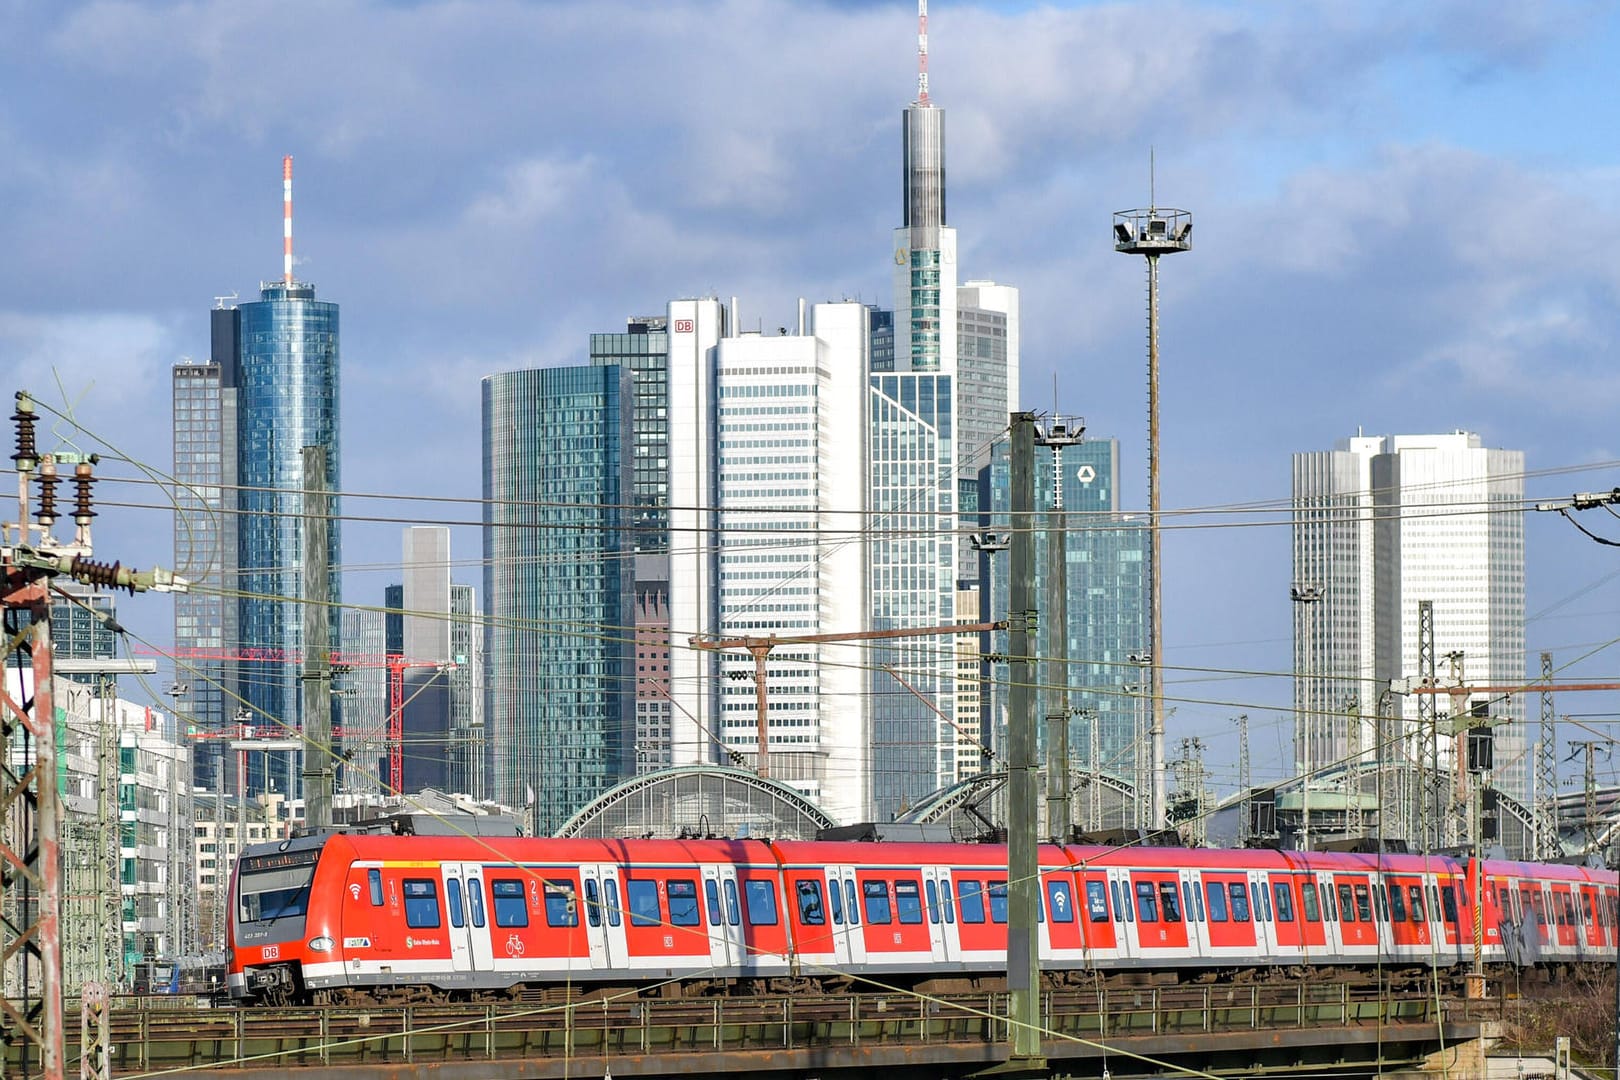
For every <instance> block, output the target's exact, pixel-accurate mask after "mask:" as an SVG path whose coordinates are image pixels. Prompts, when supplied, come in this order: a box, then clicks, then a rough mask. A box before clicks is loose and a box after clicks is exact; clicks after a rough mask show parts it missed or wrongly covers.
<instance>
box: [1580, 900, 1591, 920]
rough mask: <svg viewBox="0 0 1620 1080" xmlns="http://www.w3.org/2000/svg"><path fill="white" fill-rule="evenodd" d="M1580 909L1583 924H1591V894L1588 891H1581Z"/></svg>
mask: <svg viewBox="0 0 1620 1080" xmlns="http://www.w3.org/2000/svg"><path fill="white" fill-rule="evenodd" d="M1581 911H1582V913H1583V915H1584V919H1583V921H1584V922H1585V924H1586V925H1587V926H1591V925H1592V894H1591V893H1589V892H1583V893H1581Z"/></svg>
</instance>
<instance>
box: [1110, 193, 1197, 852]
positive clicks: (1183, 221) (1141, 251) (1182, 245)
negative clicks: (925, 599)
mask: <svg viewBox="0 0 1620 1080" xmlns="http://www.w3.org/2000/svg"><path fill="white" fill-rule="evenodd" d="M1153 186H1154V185H1153V180H1152V170H1151V168H1150V169H1149V180H1148V207H1147V209H1146V210H1120V211H1118V212H1117V213H1115V214H1114V250H1115V251H1121V252H1124V253H1125V254H1126V255H1141V256H1144V257H1146V259H1147V284H1148V308H1147V337H1148V591H1149V597H1150V610H1149V612H1148V664H1149V666H1150V673H1149V678H1150V684H1149V685H1150V689H1149V701H1148V734H1149V743H1150V745H1151V753H1152V764H1151V766H1150V770H1151V772H1152V781H1151V787H1152V794H1153V803H1152V813H1151V815H1150V817H1151V819H1152V827H1153V828H1155V829H1161V828H1163V827H1164V824H1165V818H1164V809H1165V782H1164V781H1165V777H1164V619H1163V613H1164V607H1163V602H1162V601H1163V577H1164V575H1163V574H1162V573H1161V571H1160V562H1159V256H1161V255H1173V254H1175V253H1176V252H1178V251H1186V250H1188V249H1189V248H1191V247H1192V214H1191V213H1190V212H1189V211H1186V210H1170V209H1165V208H1163V207H1160V206H1158V205H1157V198H1156V195H1155V193H1154V190H1153ZM1138 797H1140V796H1138Z"/></svg>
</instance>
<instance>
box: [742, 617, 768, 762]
mask: <svg viewBox="0 0 1620 1080" xmlns="http://www.w3.org/2000/svg"><path fill="white" fill-rule="evenodd" d="M748 651H749V652H751V653H753V654H754V718H755V723H756V724H758V725H759V753H758V754H757V755H756V756H757V758H758V760H757V761H755V762H754V770H755V771H756V772H757V773H759V775H760V776H761V777H767V776H770V775H771V724H770V715H769V713H767V712H766V711H765V710H766V697H765V658H766V657H767V656H769V655H770V654H771V647H770V646H769V645H750V646H749V647H748Z"/></svg>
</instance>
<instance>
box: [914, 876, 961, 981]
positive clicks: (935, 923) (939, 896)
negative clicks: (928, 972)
mask: <svg viewBox="0 0 1620 1080" xmlns="http://www.w3.org/2000/svg"><path fill="white" fill-rule="evenodd" d="M922 875H923V916H924V918H925V919H926V920H927V923H926V925H927V926H928V948H929V953H930V955H931V956H932V957H933V962H934V963H936V964H943V963H944V962H945V958H946V957H947V956H948V955H949V950H948V948H947V943H946V940H945V934H946V929H947V923H946V922H945V901H946V900H947V899H948V898H949V897H950V895H951V873H950V871H949V870H944V869H941V868H939V867H935V866H925V867H923V868H922ZM952 914H953V915H954V914H955V911H954V908H953V911H952Z"/></svg>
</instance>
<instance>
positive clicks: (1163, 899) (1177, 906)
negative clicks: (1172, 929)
mask: <svg viewBox="0 0 1620 1080" xmlns="http://www.w3.org/2000/svg"><path fill="white" fill-rule="evenodd" d="M1159 907H1161V908H1163V909H1164V921H1165V922H1180V921H1181V897H1180V896H1179V895H1178V894H1177V893H1176V883H1175V882H1173V881H1161V882H1159Z"/></svg>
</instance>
